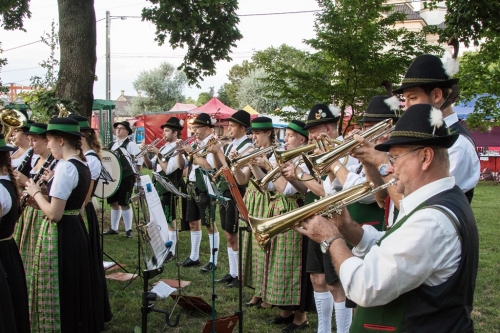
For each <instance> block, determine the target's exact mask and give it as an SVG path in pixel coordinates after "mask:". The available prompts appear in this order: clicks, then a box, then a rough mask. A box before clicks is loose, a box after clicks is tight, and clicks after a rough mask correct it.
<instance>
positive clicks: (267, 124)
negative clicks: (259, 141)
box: [250, 117, 274, 131]
mask: <svg viewBox="0 0 500 333" xmlns="http://www.w3.org/2000/svg"><path fill="white" fill-rule="evenodd" d="M273 128H274V126H273V120H272V119H271V118H269V117H257V118H255V119H253V120H252V126H251V128H250V129H251V130H252V131H255V130H257V131H259V130H262V131H266V130H272V129H273Z"/></svg>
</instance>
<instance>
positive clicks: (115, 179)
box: [94, 149, 122, 199]
mask: <svg viewBox="0 0 500 333" xmlns="http://www.w3.org/2000/svg"><path fill="white" fill-rule="evenodd" d="M101 155H102V167H103V171H102V172H101V177H99V182H98V183H97V187H96V189H95V193H94V195H95V196H96V197H98V198H101V199H106V198H109V197H110V196H112V195H113V194H115V192H116V191H117V190H118V187H119V186H120V183H121V181H122V166H121V164H120V160H119V159H118V157H117V156H116V155H115V154H114V153H113V152H112V151H110V150H105V149H104V150H101ZM105 172H107V173H108V174H109V176H111V178H112V180H110V181H108V183H107V184H106V182H105V180H104V179H103V173H105Z"/></svg>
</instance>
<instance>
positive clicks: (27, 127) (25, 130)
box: [21, 119, 35, 134]
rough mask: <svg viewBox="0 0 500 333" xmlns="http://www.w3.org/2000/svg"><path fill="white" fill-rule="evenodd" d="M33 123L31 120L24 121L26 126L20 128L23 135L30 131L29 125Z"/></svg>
mask: <svg viewBox="0 0 500 333" xmlns="http://www.w3.org/2000/svg"><path fill="white" fill-rule="evenodd" d="M34 123H35V122H34V121H33V120H29V119H28V120H27V121H26V125H24V126H23V127H21V129H22V130H23V132H24V134H26V132H28V131H29V130H30V127H31V125H33V124H34Z"/></svg>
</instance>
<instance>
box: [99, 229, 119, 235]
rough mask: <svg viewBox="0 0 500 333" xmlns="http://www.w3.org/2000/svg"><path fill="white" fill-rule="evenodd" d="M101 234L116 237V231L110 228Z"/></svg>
mask: <svg viewBox="0 0 500 333" xmlns="http://www.w3.org/2000/svg"><path fill="white" fill-rule="evenodd" d="M102 234H103V235H106V236H108V235H118V231H116V230H113V229H111V228H110V229H109V230H108V231H106V232H103V233H102Z"/></svg>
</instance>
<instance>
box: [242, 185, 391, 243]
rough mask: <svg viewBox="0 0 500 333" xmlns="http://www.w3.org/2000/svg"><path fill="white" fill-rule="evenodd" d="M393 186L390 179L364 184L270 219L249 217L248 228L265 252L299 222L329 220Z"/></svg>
mask: <svg viewBox="0 0 500 333" xmlns="http://www.w3.org/2000/svg"><path fill="white" fill-rule="evenodd" d="M395 184H396V180H395V179H391V180H390V181H389V182H388V183H386V184H384V185H381V186H379V187H375V188H374V187H373V183H371V182H364V183H361V184H358V185H356V186H353V187H351V188H348V189H346V190H343V191H341V192H338V193H336V194H333V195H330V196H327V197H325V198H322V199H320V200H318V201H316V202H313V203H311V204H309V205H306V206H303V207H300V208H298V209H295V210H292V211H291V212H288V213H286V214H283V215H279V216H275V217H270V218H257V217H253V216H250V218H249V223H250V227H251V228H252V231H253V233H254V235H255V239H256V240H257V243H258V244H259V245H260V247H261V248H262V249H263V250H264V251H266V252H267V251H268V250H269V245H270V241H271V240H272V239H273V238H274V237H275V236H277V235H279V234H281V233H283V232H285V231H288V230H290V229H291V228H293V227H294V226H296V225H297V224H298V223H299V222H300V221H303V220H305V219H307V218H310V217H312V216H314V215H321V216H324V217H327V218H331V217H333V215H334V214H340V213H341V210H342V208H344V207H346V206H349V205H350V204H353V203H355V202H357V201H359V200H362V199H364V198H366V197H369V196H371V195H373V194H374V193H376V192H379V191H381V190H384V189H386V188H387V187H388V186H391V185H395Z"/></svg>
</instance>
